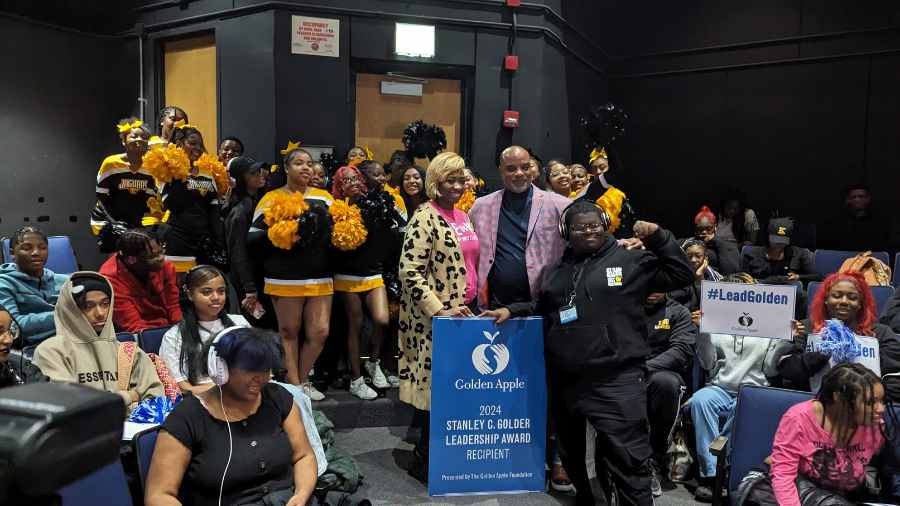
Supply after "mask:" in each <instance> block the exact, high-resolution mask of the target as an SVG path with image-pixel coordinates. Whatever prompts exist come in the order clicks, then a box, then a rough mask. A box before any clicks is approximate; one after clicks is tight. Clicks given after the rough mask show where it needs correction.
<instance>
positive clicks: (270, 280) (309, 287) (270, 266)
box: [248, 186, 334, 297]
mask: <svg viewBox="0 0 900 506" xmlns="http://www.w3.org/2000/svg"><path fill="white" fill-rule="evenodd" d="M279 194H281V195H283V194H290V191H288V190H287V189H286V188H278V189H276V190H272V191H270V192H268V193H266V194H265V195H264V196H263V198H262V199H261V200H260V201H259V204H257V206H256V211H254V213H253V222H252V223H253V224H252V225H251V226H250V232H249V234H248V242H250V243H266V244H268V245H269V249H268V251H267V252H266V256H265V258H264V259H263V272H264V274H265V283H264V287H263V293H265V294H267V295H271V296H275V297H318V296H322V295H332V294H333V293H334V282H333V280H332V274H331V263H330V261H329V248H330V245H331V217H330V216H329V215H328V208H329V207H330V206H331V204H332V203H333V202H334V198H333V197H332V196H331V194H329V193H328V192H326V191H325V190H320V189H318V188H313V187H312V186H310V187H309V188H308V189H307V190H306V193H305V194H304V200H305V201H306V203H307V204H309V207H310V208H309V209H308V210H307V211H306V212H307V213H308V212H310V211H312V210H313V209H314V208H316V210H317V211H321V212H320V213H319V215H320V216H321V218H320V219H322V220H324V221H325V222H324V223H318V224H317V226H316V229H317V230H316V236H315V237H313V238H309V241H310V242H308V243H307V242H304V244H303V245H302V246H298V245H296V244H295V245H294V246H293V247H292V248H291V249H290V250H285V249H281V248H277V247H275V246H272V244H271V241H269V238H268V236H267V232H268V229H269V226H268V225H266V221H265V211H266V209H268V208H269V206H270V205H271V204H272V201H273V197H275V196H276V195H279ZM301 233H302V230H301Z"/></svg>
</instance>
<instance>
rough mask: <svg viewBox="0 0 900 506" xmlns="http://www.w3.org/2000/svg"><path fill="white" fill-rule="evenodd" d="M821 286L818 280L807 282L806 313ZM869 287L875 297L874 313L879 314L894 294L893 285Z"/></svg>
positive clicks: (808, 311)
mask: <svg viewBox="0 0 900 506" xmlns="http://www.w3.org/2000/svg"><path fill="white" fill-rule="evenodd" d="M821 288H822V283H820V282H818V281H812V282H810V283H809V293H808V294H807V297H806V314H810V309H811V308H812V302H813V298H815V296H816V293H818V292H819V290H820V289H821ZM869 288H871V289H872V297H873V298H874V299H875V314H876V315H880V314H881V312H882V311H884V306H886V305H887V303H888V301H889V300H891V297H893V296H894V287H893V286H870V287H869Z"/></svg>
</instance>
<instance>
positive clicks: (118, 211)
mask: <svg viewBox="0 0 900 506" xmlns="http://www.w3.org/2000/svg"><path fill="white" fill-rule="evenodd" d="M153 197H156V182H155V181H154V179H153V176H151V175H150V173H149V172H147V171H145V170H144V169H138V170H137V171H136V172H133V171H132V170H131V164H130V163H128V157H127V156H126V155H125V154H124V153H121V154H118V155H110V156H107V157H106V158H105V159H104V160H103V163H102V164H100V170H99V171H98V172H97V202H98V203H99V204H102V207H103V208H105V210H106V215H105V214H104V213H102V212H101V211H100V209H98V207H99V206H95V211H94V212H93V213H92V214H91V230H92V231H93V233H94V235H100V231H101V230H102V229H103V227H104V226H106V224H107V222H108V218H112V219H113V220H115V221H119V222H123V223H127V224H128V227H129V228H136V227H140V226H141V220H142V219H144V218H145V216H146V215H147V214H148V207H147V200H148V199H150V198H153Z"/></svg>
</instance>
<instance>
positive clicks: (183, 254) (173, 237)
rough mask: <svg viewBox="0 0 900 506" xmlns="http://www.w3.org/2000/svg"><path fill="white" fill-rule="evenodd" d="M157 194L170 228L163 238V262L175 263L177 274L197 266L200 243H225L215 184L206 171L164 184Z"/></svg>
mask: <svg viewBox="0 0 900 506" xmlns="http://www.w3.org/2000/svg"><path fill="white" fill-rule="evenodd" d="M160 193H161V194H162V203H163V206H164V207H165V208H166V212H167V214H168V218H167V219H166V220H165V222H166V224H167V225H169V226H170V227H171V228H170V229H169V231H168V232H167V233H166V234H165V237H164V238H163V241H164V242H165V243H166V261H169V262H172V263H173V264H175V270H176V271H177V272H187V271H189V270H190V269H191V268H192V267H194V266H195V265H197V254H198V253H199V252H200V244H201V242H202V241H203V240H206V239H207V238H211V239H212V240H213V242H214V243H215V244H216V245H222V244H224V241H223V240H222V239H223V237H224V229H223V224H222V219H221V217H220V215H219V209H220V200H219V194H218V189H217V188H216V181H215V179H214V178H213V176H212V174H210V173H209V172H206V171H199V172H197V174H196V175H195V174H190V175H188V178H187V180H186V181H180V180H172V181H170V182H168V183H163V185H162V187H161V188H160Z"/></svg>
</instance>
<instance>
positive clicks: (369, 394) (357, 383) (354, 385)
mask: <svg viewBox="0 0 900 506" xmlns="http://www.w3.org/2000/svg"><path fill="white" fill-rule="evenodd" d="M350 393H351V394H353V395H355V396H357V397H359V398H360V399H362V400H364V401H371V400H372V399H375V398H376V397H378V394H377V393H375V390H372V389H371V388H369V385H366V380H365V379H363V377H362V376H360V377H358V378H356V379H355V380H353V381H351V382H350Z"/></svg>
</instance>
